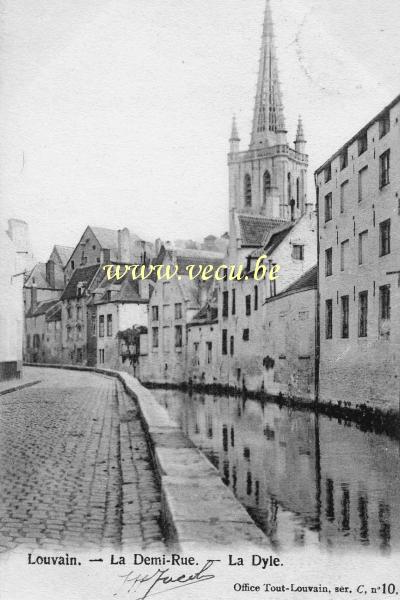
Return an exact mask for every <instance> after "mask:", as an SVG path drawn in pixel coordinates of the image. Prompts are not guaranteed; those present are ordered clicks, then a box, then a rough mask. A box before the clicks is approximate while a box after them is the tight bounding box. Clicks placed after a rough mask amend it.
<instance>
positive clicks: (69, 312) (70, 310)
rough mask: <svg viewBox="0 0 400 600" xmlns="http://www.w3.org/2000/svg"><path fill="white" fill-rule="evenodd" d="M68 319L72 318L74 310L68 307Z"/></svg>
mask: <svg viewBox="0 0 400 600" xmlns="http://www.w3.org/2000/svg"><path fill="white" fill-rule="evenodd" d="M67 317H68V319H71V318H72V308H71V306H67Z"/></svg>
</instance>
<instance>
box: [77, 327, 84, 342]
mask: <svg viewBox="0 0 400 600" xmlns="http://www.w3.org/2000/svg"><path fill="white" fill-rule="evenodd" d="M76 329H77V332H78V334H77V339H78V340H81V339H82V338H83V335H82V327H81V326H80V325H77V326H76Z"/></svg>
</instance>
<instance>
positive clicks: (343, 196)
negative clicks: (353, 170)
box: [340, 181, 349, 213]
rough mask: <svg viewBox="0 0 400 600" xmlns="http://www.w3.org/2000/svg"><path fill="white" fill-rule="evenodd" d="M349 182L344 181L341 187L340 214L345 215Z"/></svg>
mask: <svg viewBox="0 0 400 600" xmlns="http://www.w3.org/2000/svg"><path fill="white" fill-rule="evenodd" d="M348 193H349V182H348V181H344V182H343V183H342V185H341V186H340V212H341V213H344V211H345V208H346V206H347V202H348Z"/></svg>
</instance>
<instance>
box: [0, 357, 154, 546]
mask: <svg viewBox="0 0 400 600" xmlns="http://www.w3.org/2000/svg"><path fill="white" fill-rule="evenodd" d="M26 370H27V372H28V374H29V376H30V375H31V374H32V373H34V376H35V379H40V380H41V383H39V384H37V385H35V386H33V387H29V388H26V389H23V390H20V391H17V392H12V393H10V394H6V395H4V396H1V397H0V482H1V483H0V486H1V488H0V551H1V552H4V551H7V550H11V549H14V548H17V547H18V546H21V545H22V546H24V547H31V548H38V547H42V548H49V549H53V550H57V549H59V550H67V549H68V550H70V549H73V548H78V547H79V548H81V549H82V548H85V547H87V548H90V547H92V548H98V549H101V548H110V547H113V548H121V547H123V548H126V547H127V546H129V545H130V544H131V545H134V546H135V547H136V548H143V549H152V550H153V551H156V550H160V551H162V550H163V542H162V534H161V530H160V526H159V519H160V494H159V491H158V487H157V483H156V480H155V477H154V473H153V470H152V465H151V459H150V455H149V452H148V448H147V444H146V439H145V435H144V432H143V429H142V426H141V423H140V420H139V419H138V416H137V407H136V405H135V403H134V402H133V401H132V400H131V399H130V398H129V397H128V396H127V395H126V394H125V393H124V391H123V388H122V385H121V383H120V382H119V381H117V380H116V379H115V378H113V377H105V376H101V375H97V374H94V373H85V372H79V371H67V370H59V369H40V368H26Z"/></svg>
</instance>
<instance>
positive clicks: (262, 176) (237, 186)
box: [228, 0, 308, 254]
mask: <svg viewBox="0 0 400 600" xmlns="http://www.w3.org/2000/svg"><path fill="white" fill-rule="evenodd" d="M305 144H306V140H305V136H304V131H303V124H302V121H301V119H299V124H298V129H297V135H296V140H295V143H294V147H291V146H290V145H289V143H288V141H287V131H286V127H285V117H284V109H283V102H282V93H281V88H280V82H279V73H278V59H277V53H276V47H275V37H274V28H273V22H272V13H271V5H270V0H266V6H265V15H264V25H263V32H262V42H261V51H260V62H259V72H258V80H257V90H256V97H255V104H254V114H253V126H252V132H251V138H250V144H249V147H248V150H245V151H240V147H239V145H240V138H239V134H238V129H237V125H236V119H234V120H233V124H232V133H231V138H230V152H229V155H228V165H229V212H230V238H231V246H230V249H231V253H233V254H234V253H235V252H234V248H235V249H237V248H239V247H251V245H250V244H248V243H247V242H246V240H245V239H243V232H242V230H243V227H244V226H246V227H247V230H249V227H250V228H251V227H252V226H254V227H255V228H257V229H258V230H259V231H261V230H262V228H263V223H264V224H265V227H266V228H267V229H268V230H271V228H273V227H274V221H276V223H275V225H276V226H282V225H283V224H284V223H285V222H287V221H295V220H297V219H298V218H299V217H301V216H302V215H303V214H304V212H305V210H306V202H307V189H306V185H307V166H308V156H307V155H306V154H305ZM246 217H247V219H246ZM256 217H257V218H256ZM245 221H246V223H244V222H245ZM261 237H262V236H261ZM261 237H260V236H258V237H257V236H254V245H256V244H257V243H258V242H259V241H261V243H260V244H259V245H260V246H261V245H262V243H263V242H262V240H261ZM258 238H260V239H258Z"/></svg>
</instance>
